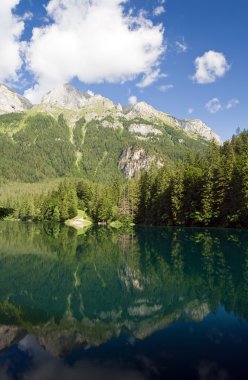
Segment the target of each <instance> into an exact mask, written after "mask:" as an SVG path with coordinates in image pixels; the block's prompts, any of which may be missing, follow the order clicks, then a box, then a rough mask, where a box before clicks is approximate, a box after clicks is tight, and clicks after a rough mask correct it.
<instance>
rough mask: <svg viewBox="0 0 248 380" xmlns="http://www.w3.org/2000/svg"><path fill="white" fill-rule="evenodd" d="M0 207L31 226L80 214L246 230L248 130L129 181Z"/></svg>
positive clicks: (69, 186) (78, 186)
mask: <svg viewBox="0 0 248 380" xmlns="http://www.w3.org/2000/svg"><path fill="white" fill-rule="evenodd" d="M61 123H62V121H61ZM1 206H2V207H3V208H5V209H8V208H9V209H12V211H13V210H14V211H13V212H12V217H13V218H16V219H20V220H31V221H48V222H62V221H65V220H67V219H68V218H73V217H74V216H76V215H77V212H78V209H80V210H84V211H85V212H86V214H87V215H88V216H89V217H90V218H92V220H93V222H95V223H98V222H106V223H110V222H113V221H120V222H122V223H123V224H131V223H135V224H146V225H167V226H224V227H247V226H248V131H243V132H240V133H238V134H237V135H235V136H233V137H232V139H231V140H230V141H226V142H225V143H224V144H223V145H221V146H218V145H216V144H215V143H214V142H211V143H210V144H209V146H208V148H207V150H206V152H204V154H201V153H196V154H193V153H189V154H188V155H187V157H186V158H185V159H184V160H181V161H178V162H177V163H176V164H175V165H171V164H168V165H166V164H165V165H164V166H163V167H162V168H161V169H157V168H156V167H154V168H152V169H151V170H149V171H144V172H142V173H141V174H140V175H139V176H138V177H136V178H134V179H132V180H124V179H122V178H120V177H118V176H113V177H112V179H111V181H108V183H107V184H106V183H101V182H97V181H90V180H88V179H84V178H80V179H79V178H72V179H66V180H62V181H61V182H60V183H59V184H57V185H56V186H55V188H53V189H49V190H48V191H44V188H43V190H42V191H41V192H40V193H39V192H36V193H34V194H28V195H27V194H25V195H22V194H19V195H18V196H16V195H15V194H14V193H10V195H9V196H8V197H5V199H4V200H2V201H1Z"/></svg>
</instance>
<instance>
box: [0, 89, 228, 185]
mask: <svg viewBox="0 0 248 380" xmlns="http://www.w3.org/2000/svg"><path fill="white" fill-rule="evenodd" d="M211 140H215V142H216V143H217V144H221V140H220V138H219V136H218V135H217V134H215V133H214V132H213V131H212V130H211V129H210V128H209V127H208V126H207V125H206V124H205V123H203V122H202V121H201V120H198V119H195V120H180V119H177V118H176V117H174V116H171V115H169V114H166V113H163V112H160V111H158V110H156V109H155V108H153V107H152V106H151V105H149V104H147V103H145V102H139V103H136V104H134V105H133V106H129V107H124V106H122V105H120V104H117V105H116V104H114V103H113V102H112V101H111V100H109V99H107V98H104V97H102V96H101V95H94V94H93V93H91V92H89V93H87V94H85V93H83V92H81V91H80V90H78V89H76V88H75V87H73V86H72V85H71V84H63V85H60V86H58V87H56V88H55V89H53V90H51V91H50V92H49V93H47V94H46V95H45V96H44V97H43V99H42V101H41V103H40V104H38V105H32V104H31V103H30V102H29V101H28V100H27V99H26V98H24V97H23V96H21V95H19V94H17V93H16V92H15V91H13V90H12V89H10V88H9V87H7V86H6V85H4V84H1V85H0V148H1V151H2V152H3V154H2V156H1V159H0V171H1V173H0V179H4V180H6V179H7V180H18V181H20V180H21V181H37V180H41V179H44V178H48V177H49V178H51V177H60V176H74V175H76V176H84V177H86V178H89V179H91V180H99V181H107V180H110V179H111V178H113V176H116V175H117V176H122V177H124V176H125V177H128V178H132V177H134V176H135V175H136V174H137V172H139V171H140V170H142V169H149V168H150V167H151V166H152V165H155V166H158V167H160V166H163V165H165V164H172V165H173V164H174V163H175V162H177V161H178V160H182V159H184V158H185V157H186V155H187V154H188V153H190V152H192V151H193V152H195V153H196V152H202V150H204V149H205V148H206V147H207V145H208V143H209V141H211Z"/></svg>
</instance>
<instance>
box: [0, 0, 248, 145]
mask: <svg viewBox="0 0 248 380" xmlns="http://www.w3.org/2000/svg"><path fill="white" fill-rule="evenodd" d="M247 20H248V1H247V0H236V1H234V0H225V1H224V0H207V1H206V0H187V1H186V0H126V1H121V0H40V1H37V0H1V1H0V54H1V57H0V82H2V83H6V84H8V85H10V86H11V87H13V88H14V89H15V90H16V91H17V92H19V93H21V94H23V95H25V96H26V97H27V98H28V99H29V100H31V101H32V102H33V103H34V104H35V103H38V102H39V101H40V100H41V98H42V96H43V95H44V94H45V93H46V92H48V91H49V90H51V89H52V88H54V87H56V86H57V85H59V84H62V83H67V82H70V83H72V84H73V85H75V86H76V87H78V88H79V89H80V90H82V91H84V92H86V91H92V92H93V93H99V94H101V95H103V96H105V97H108V98H110V99H111V100H113V101H114V102H115V103H121V104H123V105H128V104H135V103H136V102H139V101H145V102H147V103H149V104H151V105H152V106H153V107H155V108H157V109H159V110H160V111H163V112H166V113H169V114H172V115H174V116H176V117H178V118H181V119H201V120H203V121H204V122H205V123H206V124H207V125H208V126H209V127H211V128H212V129H213V130H214V131H215V132H216V133H218V134H219V135H220V137H221V138H222V139H223V140H225V139H228V138H230V137H231V136H232V135H233V134H234V133H235V132H236V130H237V129H238V128H240V129H241V130H242V129H244V128H248V125H247V106H248V75H247V71H248V24H247Z"/></svg>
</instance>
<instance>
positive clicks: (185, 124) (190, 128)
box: [180, 119, 222, 144]
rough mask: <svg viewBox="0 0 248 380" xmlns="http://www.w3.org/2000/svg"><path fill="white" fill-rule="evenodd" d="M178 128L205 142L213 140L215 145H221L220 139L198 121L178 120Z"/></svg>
mask: <svg viewBox="0 0 248 380" xmlns="http://www.w3.org/2000/svg"><path fill="white" fill-rule="evenodd" d="M180 126H181V128H182V129H184V130H185V131H186V132H190V133H195V134H198V135H200V136H202V137H204V138H205V139H206V140H209V141H210V140H214V141H215V142H216V143H217V144H222V141H221V139H220V137H219V136H218V135H217V134H216V133H215V132H214V131H213V130H212V129H211V128H209V127H208V126H207V125H206V124H205V123H203V121H202V120H200V119H193V120H186V121H184V120H180Z"/></svg>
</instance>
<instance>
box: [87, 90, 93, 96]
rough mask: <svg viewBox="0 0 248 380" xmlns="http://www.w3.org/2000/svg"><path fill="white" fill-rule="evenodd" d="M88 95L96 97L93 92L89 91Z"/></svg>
mask: <svg viewBox="0 0 248 380" xmlns="http://www.w3.org/2000/svg"><path fill="white" fill-rule="evenodd" d="M87 94H88V95H89V96H94V95H95V94H94V92H93V91H91V90H87Z"/></svg>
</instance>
